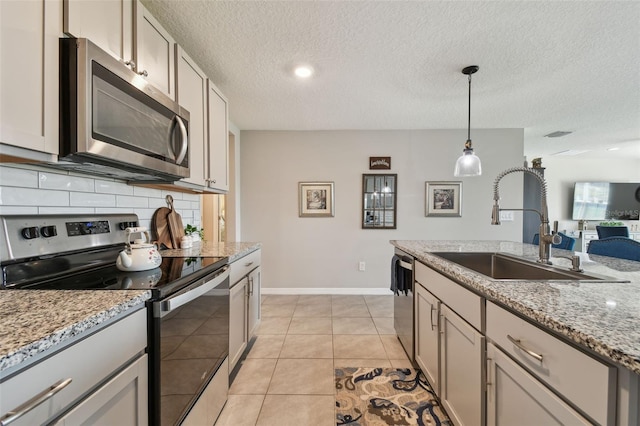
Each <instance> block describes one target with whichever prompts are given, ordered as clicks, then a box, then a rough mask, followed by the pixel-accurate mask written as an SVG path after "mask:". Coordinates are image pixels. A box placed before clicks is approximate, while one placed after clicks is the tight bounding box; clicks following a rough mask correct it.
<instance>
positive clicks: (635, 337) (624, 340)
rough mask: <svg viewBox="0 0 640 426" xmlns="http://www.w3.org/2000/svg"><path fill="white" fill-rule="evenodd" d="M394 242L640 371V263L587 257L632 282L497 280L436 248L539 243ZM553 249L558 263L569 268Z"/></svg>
mask: <svg viewBox="0 0 640 426" xmlns="http://www.w3.org/2000/svg"><path fill="white" fill-rule="evenodd" d="M391 244H392V245H393V246H395V247H397V248H399V249H400V250H403V251H405V252H406V253H408V254H410V255H412V256H414V257H415V258H416V259H417V260H419V261H420V262H422V263H424V264H425V265H427V266H429V267H431V268H433V269H435V270H437V271H439V272H441V273H443V274H444V275H447V276H449V277H451V278H453V279H454V280H456V281H457V282H459V283H462V284H463V285H465V286H467V287H468V288H470V289H472V290H473V291H475V292H477V293H479V294H481V295H483V296H484V297H486V298H487V299H488V300H493V301H496V302H497V303H499V304H501V305H503V306H505V307H507V308H509V309H511V310H512V311H514V312H517V313H519V314H520V315H522V316H524V317H525V318H528V319H530V320H531V321H533V322H535V323H537V324H539V325H540V326H542V327H544V328H546V329H550V330H552V331H554V332H556V333H558V334H559V335H561V336H563V337H564V338H566V339H568V340H570V341H573V342H574V343H576V344H578V345H579V346H582V347H585V348H588V349H589V350H591V351H594V352H596V353H598V354H600V355H602V356H604V357H605V358H608V359H610V360H612V361H614V362H615V363H617V364H620V365H622V366H624V367H626V368H628V369H629V370H631V371H633V372H635V373H636V374H640V262H633V261H626V260H621V259H616V258H611V257H604V256H587V255H586V254H584V253H578V252H576V254H580V255H581V257H583V262H582V267H583V269H584V270H585V272H586V273H594V274H599V275H605V276H608V277H612V278H614V279H617V280H627V281H629V282H605V281H603V282H578V281H495V280H491V279H489V278H488V277H485V276H484V275H481V274H479V273H476V272H474V271H472V270H470V269H467V268H463V267H461V266H459V265H456V264H455V263H452V262H450V261H448V260H445V259H443V258H441V257H438V256H435V255H433V254H432V253H433V252H501V253H507V254H511V255H515V256H520V257H524V258H526V259H529V260H536V259H537V258H538V246H534V245H531V244H523V243H516V242H509V241H426V240H403V241H400V240H392V241H391ZM572 254H573V253H572V252H568V251H565V250H557V249H552V251H551V261H552V262H553V264H554V266H558V267H564V268H565V269H568V268H569V267H570V266H571V261H570V260H568V259H565V258H563V257H560V256H570V255H572Z"/></svg>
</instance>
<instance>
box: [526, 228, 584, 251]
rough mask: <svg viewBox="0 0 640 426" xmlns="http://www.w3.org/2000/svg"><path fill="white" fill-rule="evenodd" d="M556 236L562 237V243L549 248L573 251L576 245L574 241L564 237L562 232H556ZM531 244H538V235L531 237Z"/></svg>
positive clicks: (566, 236)
mask: <svg viewBox="0 0 640 426" xmlns="http://www.w3.org/2000/svg"><path fill="white" fill-rule="evenodd" d="M558 235H560V236H561V237H562V241H560V243H559V244H552V245H551V247H553V248H558V249H563V250H573V248H574V247H575V245H576V239H575V238H571V237H570V236H568V235H565V234H563V233H562V232H558ZM533 244H535V245H538V244H540V235H538V234H535V235H534V236H533Z"/></svg>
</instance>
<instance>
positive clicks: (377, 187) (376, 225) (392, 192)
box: [362, 174, 398, 229]
mask: <svg viewBox="0 0 640 426" xmlns="http://www.w3.org/2000/svg"><path fill="white" fill-rule="evenodd" d="M397 184H398V175H396V174H393V175H382V174H375V175H367V174H364V175H362V229H396V195H397V194H396V192H397V190H398V186H397Z"/></svg>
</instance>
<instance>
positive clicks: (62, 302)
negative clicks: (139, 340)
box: [0, 290, 151, 375]
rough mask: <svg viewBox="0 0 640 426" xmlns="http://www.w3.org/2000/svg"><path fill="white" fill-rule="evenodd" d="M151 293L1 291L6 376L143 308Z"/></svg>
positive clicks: (1, 358) (0, 367)
mask: <svg viewBox="0 0 640 426" xmlns="http://www.w3.org/2000/svg"><path fill="white" fill-rule="evenodd" d="M149 297H151V293H150V292H149V291H146V290H109V291H103V290H0V318H1V319H2V320H1V321H0V375H2V374H3V373H5V372H6V370H9V369H11V371H14V370H17V369H19V368H22V367H23V365H22V364H24V365H28V364H29V363H30V362H32V361H34V360H36V359H38V357H39V355H41V354H43V353H45V352H46V351H47V350H49V349H51V348H53V347H54V346H56V345H61V344H65V343H70V342H72V341H73V340H74V338H76V337H77V336H78V335H81V334H82V333H84V332H87V331H93V330H95V329H98V328H100V326H101V325H103V324H104V323H105V322H106V321H108V320H110V319H111V318H114V317H116V316H118V315H119V314H121V313H123V312H126V311H128V310H130V309H135V308H137V307H141V306H142V305H143V304H144V302H145V300H147V299H148V298H149Z"/></svg>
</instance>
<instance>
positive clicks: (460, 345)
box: [440, 304, 484, 426]
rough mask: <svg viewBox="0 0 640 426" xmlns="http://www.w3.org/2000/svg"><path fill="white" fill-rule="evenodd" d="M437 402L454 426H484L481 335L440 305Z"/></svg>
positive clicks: (482, 340)
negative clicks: (443, 408)
mask: <svg viewBox="0 0 640 426" xmlns="http://www.w3.org/2000/svg"><path fill="white" fill-rule="evenodd" d="M440 310H441V313H440V333H441V338H440V362H441V369H440V399H441V401H442V405H444V407H445V409H446V410H447V413H448V414H449V416H450V417H451V419H452V420H453V423H454V424H456V425H470V426H476V425H483V424H484V392H483V389H484V384H483V381H482V379H483V372H484V363H483V359H482V355H483V352H484V336H482V334H480V333H479V332H478V331H477V330H476V329H475V328H473V327H472V326H471V325H469V324H468V323H467V322H466V321H464V320H463V319H462V318H460V317H459V316H458V315H457V314H456V313H455V312H453V311H452V310H451V309H450V308H449V307H448V306H446V305H444V304H442V305H440Z"/></svg>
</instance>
